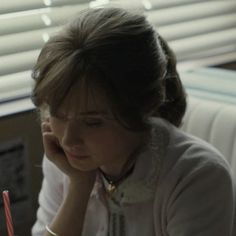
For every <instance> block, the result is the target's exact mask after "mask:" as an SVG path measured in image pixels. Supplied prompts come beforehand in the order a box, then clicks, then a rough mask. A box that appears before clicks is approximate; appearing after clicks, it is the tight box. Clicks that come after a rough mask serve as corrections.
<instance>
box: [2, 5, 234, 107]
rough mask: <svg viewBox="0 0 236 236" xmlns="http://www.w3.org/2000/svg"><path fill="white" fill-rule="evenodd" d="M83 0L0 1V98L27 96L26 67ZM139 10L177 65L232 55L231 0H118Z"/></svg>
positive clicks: (201, 63) (28, 70) (188, 65)
mask: <svg viewBox="0 0 236 236" xmlns="http://www.w3.org/2000/svg"><path fill="white" fill-rule="evenodd" d="M107 2H109V1H108V0H107V1H105V0H103V1H101V0H100V1H98V0H97V1H92V2H91V1H88V0H24V1H20V0H11V1H8V0H1V4H0V26H1V27H0V103H3V102H4V103H5V102H7V101H12V100H19V99H21V98H22V99H23V98H26V97H29V95H30V92H31V87H32V83H33V81H32V79H31V69H32V67H33V65H34V64H35V62H36V58H37V56H38V54H39V51H40V49H41V48H42V46H43V44H44V43H45V42H46V41H47V40H48V39H49V37H50V35H52V34H53V33H54V32H56V31H57V30H59V29H60V28H61V26H62V25H63V24H64V23H65V22H66V21H67V20H68V19H69V18H70V17H71V16H73V15H74V14H76V13H77V12H78V11H80V10H82V9H84V8H87V7H89V6H91V5H93V6H94V5H97V4H100V3H107ZM110 2H111V3H115V2H116V3H117V2H118V3H119V4H121V5H123V6H125V7H129V8H135V9H140V10H141V11H143V12H144V14H146V15H147V17H148V19H149V20H150V21H151V22H152V23H153V25H154V26H155V27H156V29H157V30H158V32H159V33H160V34H161V35H163V37H164V38H166V39H167V41H168V42H169V44H170V46H171V47H172V49H173V50H174V51H175V53H176V55H177V60H178V67H179V68H180V69H182V70H185V69H188V68H193V67H196V66H209V65H217V64H220V63H225V62H229V61H233V60H236V1H230V0H224V1H223V0H218V1H213V0H207V1H203V0H168V1H166V0H129V1H128V0H120V1H115V0H114V1H112V0H111V1H110Z"/></svg>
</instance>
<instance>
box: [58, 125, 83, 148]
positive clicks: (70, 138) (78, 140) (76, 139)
mask: <svg viewBox="0 0 236 236" xmlns="http://www.w3.org/2000/svg"><path fill="white" fill-rule="evenodd" d="M82 136H83V135H82V131H81V129H80V127H79V124H78V121H67V122H66V124H65V127H64V134H63V137H62V145H63V147H66V148H68V149H69V150H73V149H75V150H76V148H79V147H81V145H83V143H84V141H83V138H82Z"/></svg>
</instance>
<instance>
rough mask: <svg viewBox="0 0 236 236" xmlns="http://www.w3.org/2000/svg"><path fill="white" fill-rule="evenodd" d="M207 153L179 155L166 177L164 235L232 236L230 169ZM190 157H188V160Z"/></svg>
mask: <svg viewBox="0 0 236 236" xmlns="http://www.w3.org/2000/svg"><path fill="white" fill-rule="evenodd" d="M207 155H208V156H209V155H210V156H212V155H215V154H214V153H212V152H208V151H202V150H201V151H199V150H198V151H193V152H192V153H191V151H190V153H188V152H187V154H185V155H183V157H182V158H180V160H179V161H178V162H177V163H176V164H175V165H174V166H173V168H172V170H171V171H170V174H169V175H168V177H167V182H168V183H167V182H166V184H169V186H170V187H169V188H166V189H168V191H166V192H165V191H164V192H165V196H164V197H163V199H164V198H165V200H163V203H164V204H163V206H162V209H164V211H162V212H164V214H163V215H162V226H163V225H165V226H164V228H165V229H164V230H163V231H165V233H166V234H164V235H168V236H211V235H214V236H222V235H224V236H233V234H232V230H233V221H234V214H235V213H234V209H235V196H234V194H235V193H234V191H235V190H234V186H233V181H232V176H231V174H230V170H229V168H228V166H227V164H226V163H224V161H223V160H219V159H218V157H216V158H215V157H210V158H205V156H207ZM189 156H190V158H189Z"/></svg>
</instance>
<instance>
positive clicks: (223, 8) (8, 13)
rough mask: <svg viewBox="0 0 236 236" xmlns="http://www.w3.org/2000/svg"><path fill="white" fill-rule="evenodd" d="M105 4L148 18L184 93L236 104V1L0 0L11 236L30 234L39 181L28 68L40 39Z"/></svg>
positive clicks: (4, 183)
mask: <svg viewBox="0 0 236 236" xmlns="http://www.w3.org/2000/svg"><path fill="white" fill-rule="evenodd" d="M103 4H115V5H116V4H118V5H121V6H123V7H127V8H134V9H139V10H140V11H142V12H144V14H145V15H147V17H148V19H149V20H150V22H152V23H153V25H154V26H155V27H156V29H157V30H158V32H159V33H160V34H161V35H162V36H163V37H164V38H165V39H166V40H167V41H168V42H169V45H170V46H171V48H172V49H173V50H174V52H175V53H176V56H177V61H178V64H177V66H178V69H179V73H180V75H181V78H182V80H183V83H184V85H185V87H186V89H187V91H188V93H190V94H192V95H194V96H200V97H202V98H208V99H213V100H218V101H219V100H222V99H223V100H225V101H227V102H229V103H231V104H235V103H236V99H235V98H236V1H230V0H216V1H213V0H143V1H141V0H120V1H118V0H116V1H112V0H111V1H108V0H106V1H105V0H103V1H101V0H100V1H99V0H97V1H86V0H24V1H22V0H10V1H9V0H0V190H1V191H3V190H4V189H8V190H9V191H10V197H11V203H12V206H11V210H12V215H13V222H14V227H15V234H16V235H20V236H21V235H22V236H28V235H30V228H31V226H32V224H33V222H34V221H35V217H36V209H37V206H38V203H37V197H38V192H39V189H40V186H41V179H42V170H41V161H42V156H43V148H42V141H41V134H40V126H39V120H38V118H37V113H36V111H35V109H34V107H33V105H32V103H31V101H30V93H31V88H32V85H33V81H32V79H31V69H32V67H33V65H34V64H35V62H36V59H37V56H38V54H39V52H40V49H41V48H42V46H43V44H44V43H45V42H46V41H47V40H48V39H49V38H50V36H51V35H52V34H54V33H55V32H56V31H58V30H59V29H60V28H61V26H62V25H63V24H65V23H66V22H67V20H68V19H70V17H72V16H73V15H74V14H76V13H77V12H78V11H80V10H82V9H84V8H87V7H95V6H99V5H103ZM4 225H5V219H4V212H3V205H2V201H1V200H0V235H6V229H5V227H4Z"/></svg>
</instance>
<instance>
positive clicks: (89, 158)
mask: <svg viewBox="0 0 236 236" xmlns="http://www.w3.org/2000/svg"><path fill="white" fill-rule="evenodd" d="M77 94H78V89H77V91H76V89H72V91H71V93H70V95H69V96H67V97H66V98H65V100H64V102H63V104H62V105H61V107H60V108H59V110H58V112H57V114H52V115H51V116H50V124H51V129H52V132H53V133H54V135H55V136H56V137H57V139H58V141H59V143H60V145H61V147H62V149H63V150H64V152H65V155H66V158H67V159H68V162H69V163H70V165H71V166H72V167H74V168H76V169H79V170H82V171H89V170H93V169H96V168H98V167H100V168H101V169H102V170H103V171H104V172H105V173H107V174H109V175H114V176H115V175H119V173H120V171H121V169H122V167H123V165H124V163H125V162H126V161H127V160H128V158H129V157H130V155H131V154H132V152H133V151H134V150H135V149H136V148H137V147H138V146H139V144H140V142H141V134H140V133H134V132H131V131H129V130H127V129H125V128H124V127H123V126H121V125H120V124H119V122H117V121H116V120H115V119H114V117H113V115H112V114H111V112H110V110H109V107H108V103H107V101H106V99H105V98H104V97H103V96H101V95H100V94H96V93H95V94H93V96H89V97H88V102H87V105H86V106H81V104H82V103H81V102H79V101H78V95H77ZM82 107H86V109H82Z"/></svg>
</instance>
